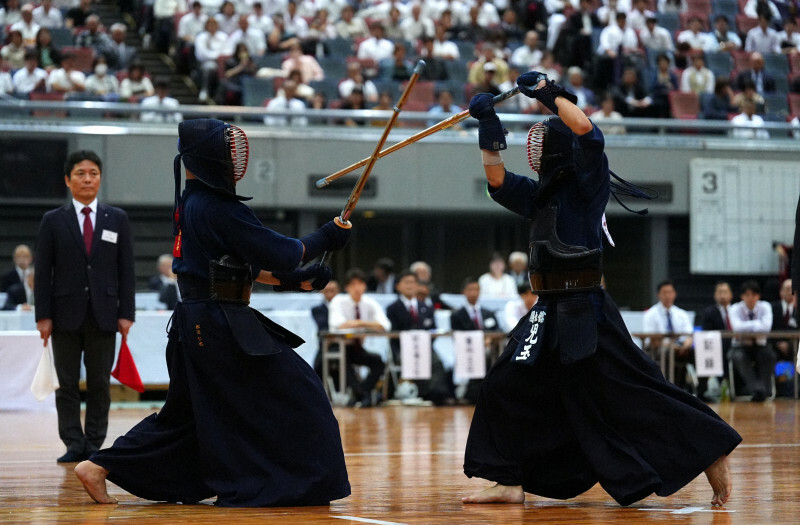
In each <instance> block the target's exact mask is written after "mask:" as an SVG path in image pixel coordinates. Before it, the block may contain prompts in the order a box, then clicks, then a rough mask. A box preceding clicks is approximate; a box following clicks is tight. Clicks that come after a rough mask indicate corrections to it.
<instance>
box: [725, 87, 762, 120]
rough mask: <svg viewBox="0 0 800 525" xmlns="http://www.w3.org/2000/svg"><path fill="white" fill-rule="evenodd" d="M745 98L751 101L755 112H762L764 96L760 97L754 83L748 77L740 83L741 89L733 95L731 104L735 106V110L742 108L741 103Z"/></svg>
mask: <svg viewBox="0 0 800 525" xmlns="http://www.w3.org/2000/svg"><path fill="white" fill-rule="evenodd" d="M745 100H750V101H752V102H753V104H754V105H755V111H756V113H759V114H763V113H764V107H765V104H764V97H762V96H761V95H760V94H759V93H758V91H756V85H755V84H754V83H753V81H752V80H750V79H745V80H744V82H743V84H742V91H741V92H740V93H736V94H735V95H734V96H733V105H734V107H736V111H741V110H742V103H743V102H744V101H745Z"/></svg>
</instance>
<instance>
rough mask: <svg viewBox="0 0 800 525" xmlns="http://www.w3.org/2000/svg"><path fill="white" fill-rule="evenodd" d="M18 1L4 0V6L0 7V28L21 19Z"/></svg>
mask: <svg viewBox="0 0 800 525" xmlns="http://www.w3.org/2000/svg"><path fill="white" fill-rule="evenodd" d="M19 2H20V0H6V2H5V7H0V28H4V27H9V26H11V25H12V24H15V23H17V22H19V21H20V20H22V13H21V12H20V10H19Z"/></svg>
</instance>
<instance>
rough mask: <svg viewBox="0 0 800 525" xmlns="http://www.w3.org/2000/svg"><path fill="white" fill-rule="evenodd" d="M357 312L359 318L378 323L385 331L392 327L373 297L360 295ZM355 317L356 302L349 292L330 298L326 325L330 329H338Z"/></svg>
mask: <svg viewBox="0 0 800 525" xmlns="http://www.w3.org/2000/svg"><path fill="white" fill-rule="evenodd" d="M358 312H359V317H358V318H359V319H361V320H363V321H368V322H373V323H378V324H380V325H381V326H382V327H383V329H384V330H386V331H387V332H388V331H389V330H391V329H392V323H391V322H390V321H389V318H388V317H386V313H384V311H383V308H381V305H380V304H378V302H377V301H376V300H375V299H373V298H371V297H368V296H366V295H362V296H361V300H360V301H359V302H358ZM355 318H356V303H355V301H353V299H352V297H350V295H349V294H339V295H337V296H336V297H334V298H333V299H331V302H330V304H329V305H328V326H329V327H330V329H331V330H338V329H339V327H340V326H342V325H343V324H344V323H346V322H347V321H352V320H354V319H355Z"/></svg>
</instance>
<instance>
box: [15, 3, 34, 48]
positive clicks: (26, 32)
mask: <svg viewBox="0 0 800 525" xmlns="http://www.w3.org/2000/svg"><path fill="white" fill-rule="evenodd" d="M19 12H20V15H21V16H22V20H18V21H17V22H14V23H13V24H11V25H10V26H9V27H8V33H9V34H11V32H12V31H19V32H20V34H21V35H22V45H24V46H25V47H33V46H35V45H36V33H38V32H39V27H40V26H39V24H37V23H36V22H34V21H33V4H24V5H23V6H22V7H20V9H19Z"/></svg>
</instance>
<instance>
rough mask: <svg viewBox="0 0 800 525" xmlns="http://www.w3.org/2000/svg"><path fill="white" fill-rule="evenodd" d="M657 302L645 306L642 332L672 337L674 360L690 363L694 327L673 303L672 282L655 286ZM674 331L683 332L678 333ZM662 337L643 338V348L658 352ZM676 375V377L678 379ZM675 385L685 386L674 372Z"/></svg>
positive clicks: (684, 312) (691, 361) (684, 311)
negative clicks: (647, 306) (646, 307)
mask: <svg viewBox="0 0 800 525" xmlns="http://www.w3.org/2000/svg"><path fill="white" fill-rule="evenodd" d="M656 291H657V295H658V302H657V303H656V304H654V305H653V306H651V307H650V308H648V309H647V311H646V312H645V313H644V317H643V318H642V331H643V332H645V333H648V334H664V335H667V336H669V337H670V339H672V340H671V341H670V344H671V345H672V346H673V347H674V349H675V361H676V362H678V361H680V362H682V363H693V362H694V361H693V359H692V358H693V353H692V336H691V335H686V334H692V332H693V331H694V327H693V326H692V322H691V320H690V319H689V314H688V313H687V312H686V310H684V309H682V308H679V307H677V306H675V299H676V298H677V296H678V294H677V292H676V291H675V285H674V284H673V283H672V281H669V280H667V281H662V282H660V283H659V284H658V286H657V287H656ZM676 334H683V335H678V336H677V337H676ZM662 343H663V337H658V336H653V337H650V338H646V339H645V347H646V348H648V349H649V350H650V352H651V353H655V355H658V352H660V351H661V347H662ZM679 378H680V379H679ZM676 384H677V385H678V386H681V387H684V388H686V387H689V385H687V384H685V383H684V382H683V375H682V374H678V375H676Z"/></svg>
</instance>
